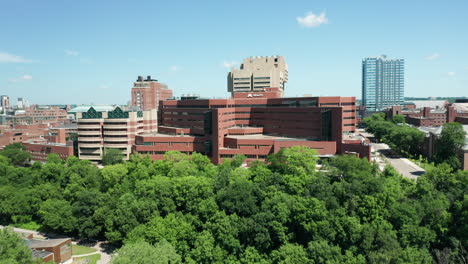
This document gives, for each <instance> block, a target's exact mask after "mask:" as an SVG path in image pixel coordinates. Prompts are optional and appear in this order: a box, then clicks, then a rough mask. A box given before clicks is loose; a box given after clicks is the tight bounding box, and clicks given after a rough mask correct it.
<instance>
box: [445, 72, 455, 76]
mask: <svg viewBox="0 0 468 264" xmlns="http://www.w3.org/2000/svg"><path fill="white" fill-rule="evenodd" d="M447 75H448V76H455V75H457V73H456V72H447Z"/></svg>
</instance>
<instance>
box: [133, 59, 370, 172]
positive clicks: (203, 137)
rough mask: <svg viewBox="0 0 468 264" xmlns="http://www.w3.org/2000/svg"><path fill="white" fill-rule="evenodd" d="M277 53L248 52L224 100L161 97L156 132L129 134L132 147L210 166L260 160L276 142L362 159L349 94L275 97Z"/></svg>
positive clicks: (279, 86)
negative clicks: (201, 158)
mask: <svg viewBox="0 0 468 264" xmlns="http://www.w3.org/2000/svg"><path fill="white" fill-rule="evenodd" d="M287 80H288V72H287V64H286V62H285V60H284V58H283V57H281V56H277V57H251V58H247V59H245V60H244V62H243V63H242V65H241V66H240V69H233V70H232V72H230V73H229V74H228V91H229V92H231V94H232V98H230V99H197V98H193V97H186V98H184V99H183V100H166V101H161V102H160V105H159V110H158V111H159V113H158V117H159V118H158V131H157V132H151V133H144V134H139V135H136V137H135V145H134V149H133V152H136V153H140V154H144V155H150V156H151V157H152V158H153V159H162V158H163V157H164V154H165V152H166V151H170V150H177V151H180V152H183V153H186V154H188V155H190V154H192V153H193V152H199V153H202V154H205V155H207V156H208V157H209V158H210V159H211V161H212V162H213V163H214V164H219V163H220V162H222V160H223V159H224V158H231V157H233V156H234V155H237V154H243V155H245V156H246V157H247V162H250V161H253V160H257V159H258V160H265V159H266V157H267V156H268V155H270V154H272V153H276V152H278V151H279V150H280V149H281V148H285V147H292V146H297V145H301V146H308V147H310V148H313V149H316V150H317V152H318V153H319V154H320V155H321V156H322V157H327V156H333V155H336V154H344V153H351V154H353V155H356V156H359V157H366V158H369V157H370V146H369V145H368V144H366V143H365V142H363V141H362V140H360V139H358V138H356V137H354V136H353V135H354V131H355V129H356V98H355V97H295V98H283V97H282V95H283V91H284V87H285V85H284V84H285V83H286V82H287Z"/></svg>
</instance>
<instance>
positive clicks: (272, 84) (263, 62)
mask: <svg viewBox="0 0 468 264" xmlns="http://www.w3.org/2000/svg"><path fill="white" fill-rule="evenodd" d="M287 82H288V64H286V61H285V60H284V58H283V57H282V56H271V57H268V56H267V57H263V56H262V57H250V58H247V59H244V61H243V62H242V64H241V65H240V68H239V69H232V71H231V72H230V73H229V74H228V92H231V93H232V96H233V97H236V96H239V97H282V96H283V91H284V84H285V83H287ZM273 93H274V94H273ZM249 95H250V96H249Z"/></svg>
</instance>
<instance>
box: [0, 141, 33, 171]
mask: <svg viewBox="0 0 468 264" xmlns="http://www.w3.org/2000/svg"><path fill="white" fill-rule="evenodd" d="M0 155H2V156H4V157H7V158H8V159H9V160H10V161H11V163H12V164H13V165H16V166H25V165H26V164H28V162H29V161H31V154H30V153H29V152H27V151H26V148H25V147H24V146H23V144H21V143H13V144H9V145H7V146H5V148H4V149H3V150H2V151H0Z"/></svg>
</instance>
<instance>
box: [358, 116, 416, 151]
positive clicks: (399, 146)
mask: <svg viewBox="0 0 468 264" xmlns="http://www.w3.org/2000/svg"><path fill="white" fill-rule="evenodd" d="M363 122H364V124H366V126H367V129H366V130H367V131H368V132H370V133H372V134H374V136H375V137H376V139H377V140H380V141H382V142H385V143H387V144H388V145H389V146H390V147H391V148H392V149H394V150H396V151H398V152H399V153H401V154H403V155H407V156H412V157H414V156H417V155H420V154H421V145H422V143H423V141H424V133H423V132H421V131H419V130H418V129H417V128H414V127H410V126H408V125H405V124H404V118H402V116H401V115H396V116H394V117H393V119H392V120H391V121H387V120H386V119H385V114H384V113H377V114H373V115H372V116H371V117H367V118H364V120H363Z"/></svg>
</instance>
